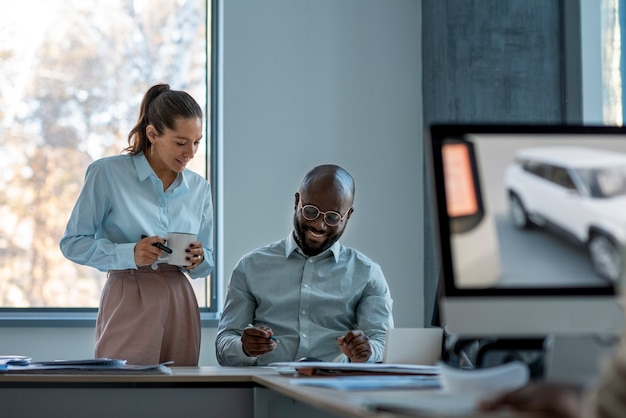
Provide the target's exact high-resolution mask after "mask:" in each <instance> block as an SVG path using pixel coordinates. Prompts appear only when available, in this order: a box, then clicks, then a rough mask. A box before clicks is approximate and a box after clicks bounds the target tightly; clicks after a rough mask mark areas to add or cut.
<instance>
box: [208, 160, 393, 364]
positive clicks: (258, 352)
mask: <svg viewBox="0 0 626 418" xmlns="http://www.w3.org/2000/svg"><path fill="white" fill-rule="evenodd" d="M353 201H354V180H353V178H352V176H351V175H350V174H349V173H348V172H347V171H346V170H344V169H343V168H341V167H339V166H336V165H321V166H318V167H315V168H314V169H313V170H311V171H310V172H309V173H308V174H307V175H306V176H305V178H304V180H303V181H302V184H301V186H300V189H299V191H298V192H297V193H296V194H295V204H294V217H293V226H294V229H293V232H292V233H291V234H289V236H288V237H287V238H286V239H283V240H282V241H279V242H275V243H273V244H270V245H268V246H265V247H263V248H259V249H257V250H255V251H253V252H251V253H249V254H247V255H245V256H244V257H243V258H242V259H241V260H240V261H239V263H238V264H237V266H236V267H235V270H234V271H233V274H232V276H231V280H230V283H229V287H228V294H227V296H226V303H225V305H224V312H223V313H222V317H221V319H220V323H219V327H218V333H217V338H216V341H215V346H216V354H217V360H218V362H219V364H220V365H223V366H252V365H255V366H262V365H267V364H269V363H271V362H275V361H296V360H298V359H300V358H303V357H308V358H316V359H319V360H322V361H340V362H341V361H352V362H377V361H382V357H383V349H384V344H385V332H386V330H387V328H392V327H393V318H392V314H391V306H392V300H391V296H390V293H389V287H388V285H387V282H386V281H385V277H384V275H383V273H382V270H381V268H380V266H379V265H378V264H376V263H374V262H373V261H372V260H370V259H369V258H368V257H366V256H365V255H363V254H362V253H360V252H359V251H357V250H355V249H352V248H348V247H344V246H343V245H342V244H340V243H339V238H340V237H341V235H342V234H343V232H344V231H345V228H346V225H347V224H348V220H349V219H350V216H352V213H353V212H354V208H353V207H352V203H353Z"/></svg>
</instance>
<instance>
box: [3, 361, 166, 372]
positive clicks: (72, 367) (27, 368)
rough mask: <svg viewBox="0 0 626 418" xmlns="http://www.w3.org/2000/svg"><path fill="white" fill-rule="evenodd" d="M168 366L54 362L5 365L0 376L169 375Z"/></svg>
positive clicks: (104, 362)
mask: <svg viewBox="0 0 626 418" xmlns="http://www.w3.org/2000/svg"><path fill="white" fill-rule="evenodd" d="M168 364H172V362H166V363H161V364H154V365H131V364H126V360H119V359H108V358H95V359H86V360H55V361H41V362H31V363H30V364H26V365H16V364H6V365H4V367H2V368H0V374H144V373H146V374H171V373H172V372H171V370H170V368H169V367H167V365H168Z"/></svg>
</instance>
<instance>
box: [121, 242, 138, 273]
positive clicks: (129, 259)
mask: <svg viewBox="0 0 626 418" xmlns="http://www.w3.org/2000/svg"><path fill="white" fill-rule="evenodd" d="M135 245H136V243H134V242H129V243H127V244H117V253H118V257H119V264H120V265H121V266H125V267H124V268H125V269H126V268H131V269H136V268H137V263H135ZM120 270H121V269H120Z"/></svg>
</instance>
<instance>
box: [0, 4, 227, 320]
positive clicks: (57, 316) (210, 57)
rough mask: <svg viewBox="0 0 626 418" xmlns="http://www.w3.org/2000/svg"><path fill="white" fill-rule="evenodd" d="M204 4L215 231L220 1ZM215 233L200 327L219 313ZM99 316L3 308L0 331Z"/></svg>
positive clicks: (84, 312)
mask: <svg viewBox="0 0 626 418" xmlns="http://www.w3.org/2000/svg"><path fill="white" fill-rule="evenodd" d="M205 1H206V5H207V11H209V10H210V15H209V13H207V19H206V25H207V34H208V33H210V39H208V40H207V45H206V49H207V50H206V55H207V63H208V65H207V70H208V71H207V72H206V86H207V89H206V95H207V97H205V99H206V101H205V102H206V103H207V104H208V106H207V107H208V110H207V112H206V113H207V114H206V116H205V118H206V121H207V122H208V123H207V124H205V126H207V125H208V126H209V129H208V132H207V136H206V147H207V150H208V152H207V164H206V167H207V169H206V170H205V173H204V174H205V177H206V178H207V179H208V180H209V183H210V185H211V193H212V198H213V202H214V204H213V219H214V229H215V232H217V229H218V228H217V224H218V219H219V218H221V215H220V214H219V213H218V207H219V205H217V204H215V203H216V201H217V198H218V187H217V184H218V182H217V179H218V175H219V174H218V173H219V169H218V156H219V155H220V153H219V152H217V151H218V148H217V146H218V142H219V141H218V140H217V134H218V132H219V126H218V123H217V122H218V117H217V115H218V105H219V103H220V101H219V98H218V88H219V82H218V73H217V69H218V68H219V51H218V47H219V42H218V36H219V34H220V26H219V22H220V19H219V13H220V9H219V0H205ZM219 242H220V240H219V239H218V234H217V233H214V234H213V257H214V260H216V262H215V267H214V269H213V272H212V273H211V276H210V277H211V280H208V279H207V278H205V279H204V280H207V281H208V283H207V291H208V297H207V300H206V303H207V304H208V306H209V307H200V319H201V326H202V327H203V328H205V327H216V326H217V323H218V320H219V314H218V312H219V311H218V303H219V295H218V291H219V288H220V286H219V283H218V281H219V280H220V279H219V278H220V277H221V274H220V271H219V269H220V268H221V266H220V264H219V263H217V260H218V259H219V258H218V253H219V252H220V250H221V248H220V247H218V243H219ZM196 280H201V279H196ZM97 314H98V308H52V307H45V308H6V307H0V328H19V327H30V328H36V327H48V328H55V327H63V328H76V327H84V328H93V327H95V325H96V317H97Z"/></svg>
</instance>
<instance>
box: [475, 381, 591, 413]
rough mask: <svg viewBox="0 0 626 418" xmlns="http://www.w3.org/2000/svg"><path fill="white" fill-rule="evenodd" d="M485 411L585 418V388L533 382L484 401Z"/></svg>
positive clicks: (481, 407)
mask: <svg viewBox="0 0 626 418" xmlns="http://www.w3.org/2000/svg"><path fill="white" fill-rule="evenodd" d="M479 407H480V409H481V410H482V411H495V410H498V409H512V410H514V411H523V412H532V413H539V414H541V416H548V417H555V418H556V417H559V418H579V417H581V416H582V411H581V410H582V393H581V388H580V387H577V386H574V385H566V384H557V383H531V384H528V385H526V386H524V387H523V388H521V389H518V390H515V391H512V392H508V393H505V394H503V395H499V396H497V397H496V398H493V399H489V400H483V401H482V402H481V403H480V405H479Z"/></svg>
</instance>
